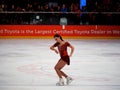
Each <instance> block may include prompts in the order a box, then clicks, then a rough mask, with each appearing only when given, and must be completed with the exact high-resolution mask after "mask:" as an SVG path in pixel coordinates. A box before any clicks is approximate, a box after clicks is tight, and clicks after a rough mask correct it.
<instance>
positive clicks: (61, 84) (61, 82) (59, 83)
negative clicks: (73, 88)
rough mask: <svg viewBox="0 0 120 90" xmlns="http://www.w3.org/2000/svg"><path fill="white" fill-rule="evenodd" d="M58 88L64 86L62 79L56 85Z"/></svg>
mask: <svg viewBox="0 0 120 90" xmlns="http://www.w3.org/2000/svg"><path fill="white" fill-rule="evenodd" d="M56 86H64V81H63V79H62V78H61V79H60V80H59V82H58V83H56Z"/></svg>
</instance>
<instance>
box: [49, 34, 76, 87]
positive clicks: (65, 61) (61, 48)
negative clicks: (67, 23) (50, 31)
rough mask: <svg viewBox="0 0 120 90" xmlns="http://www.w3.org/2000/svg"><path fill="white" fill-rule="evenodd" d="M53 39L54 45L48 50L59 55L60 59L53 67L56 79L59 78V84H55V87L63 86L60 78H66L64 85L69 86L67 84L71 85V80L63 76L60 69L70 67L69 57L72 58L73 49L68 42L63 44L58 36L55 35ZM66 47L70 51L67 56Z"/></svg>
mask: <svg viewBox="0 0 120 90" xmlns="http://www.w3.org/2000/svg"><path fill="white" fill-rule="evenodd" d="M54 39H55V41H56V43H55V44H54V45H52V46H51V47H50V49H51V50H53V51H55V53H57V54H60V57H61V58H60V60H59V61H58V63H57V64H56V65H55V71H56V72H57V74H58V77H59V82H58V83H56V85H59V86H63V85H65V83H64V80H63V78H62V76H63V77H65V78H66V84H67V85H69V83H71V81H73V79H72V78H71V77H69V76H68V75H67V74H65V73H64V72H63V71H62V70H61V69H62V68H63V67H64V66H65V65H70V58H69V57H71V56H72V54H73V52H74V47H73V46H72V45H71V44H70V43H69V42H65V41H64V40H63V39H62V37H61V36H60V35H59V34H55V35H54ZM55 47H58V50H57V49H55ZM67 47H69V48H70V49H71V52H70V54H69V55H68V53H67Z"/></svg>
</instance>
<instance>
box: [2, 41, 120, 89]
mask: <svg viewBox="0 0 120 90" xmlns="http://www.w3.org/2000/svg"><path fill="white" fill-rule="evenodd" d="M67 41H69V42H70V43H71V44H72V45H73V46H74V47H75V52H74V54H73V56H72V57H71V65H70V66H65V68H64V69H63V71H65V72H66V73H67V74H69V75H70V76H71V77H72V78H74V81H73V82H72V83H71V84H70V85H69V86H55V85H56V82H57V81H58V77H57V75H56V72H55V71H54V66H55V64H56V63H57V61H58V60H59V55H57V54H55V53H54V52H53V51H51V50H50V49H49V47H50V46H51V45H53V44H54V43H55V41H54V40H51V39H28V40H27V39H25V40H24V39H19V40H16V39H11V40H9V39H6V40H5V39H1V40H0V90H48V89H49V90H61V89H62V90H120V69H119V66H120V40H76V39H75V40H72V39H68V40H67ZM69 50H70V49H68V51H69Z"/></svg>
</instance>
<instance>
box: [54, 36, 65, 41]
mask: <svg viewBox="0 0 120 90" xmlns="http://www.w3.org/2000/svg"><path fill="white" fill-rule="evenodd" d="M55 37H59V38H60V39H61V40H62V41H64V40H63V39H62V36H61V35H59V34H55V35H54V38H55Z"/></svg>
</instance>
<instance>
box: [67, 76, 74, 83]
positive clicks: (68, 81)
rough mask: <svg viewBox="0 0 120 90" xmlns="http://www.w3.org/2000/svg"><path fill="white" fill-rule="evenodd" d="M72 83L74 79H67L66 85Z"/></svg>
mask: <svg viewBox="0 0 120 90" xmlns="http://www.w3.org/2000/svg"><path fill="white" fill-rule="evenodd" d="M72 81H73V79H72V78H71V77H67V78H66V84H67V85H69V84H70V83H71V82H72Z"/></svg>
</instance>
